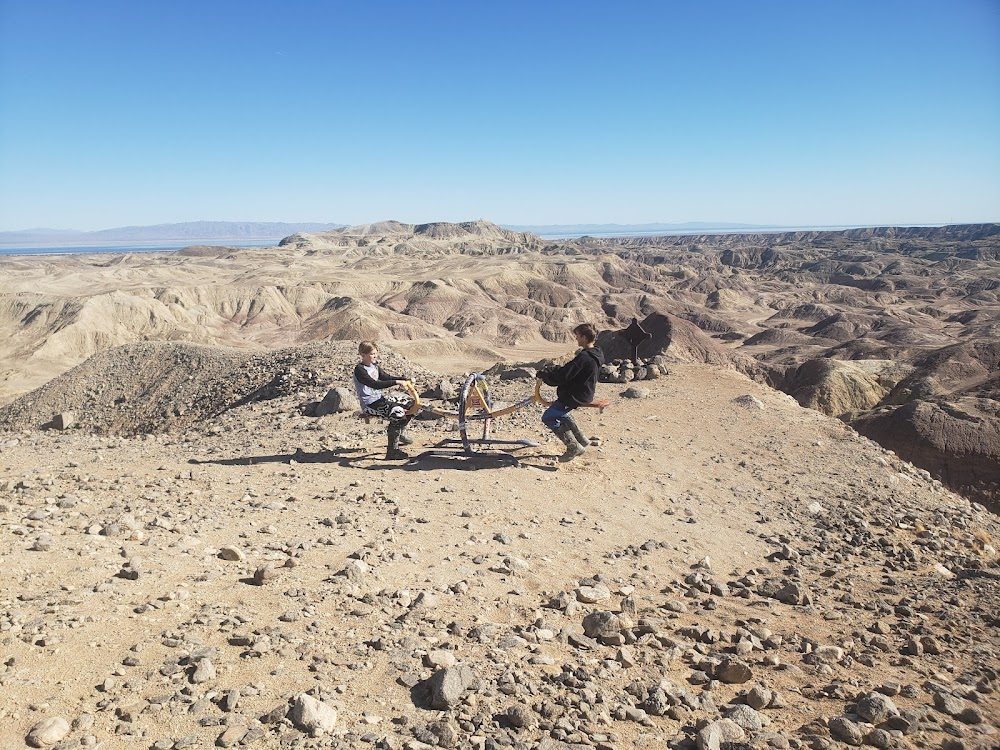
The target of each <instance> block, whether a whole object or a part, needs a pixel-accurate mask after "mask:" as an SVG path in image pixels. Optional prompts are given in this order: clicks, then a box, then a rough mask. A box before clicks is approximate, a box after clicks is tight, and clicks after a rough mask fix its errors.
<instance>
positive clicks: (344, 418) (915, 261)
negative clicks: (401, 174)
mask: <svg viewBox="0 0 1000 750" xmlns="http://www.w3.org/2000/svg"><path fill="white" fill-rule="evenodd" d="M0 263H2V265H0V331H2V333H3V336H2V337H0V361H2V372H0V404H3V405H2V407H0V430H2V432H0V535H2V544H0V562H2V570H3V576H2V579H0V580H2V586H0V654H2V656H3V668H2V671H0V747H3V748H8V747H9V748H21V747H56V748H76V747H100V748H106V749H109V750H110V749H111V748H157V750H171V749H174V748H176V749H178V750H179V749H181V748H188V747H213V746H218V747H244V746H246V747H252V748H282V747H290V748H294V747H302V748H309V747H330V748H368V747H371V748H383V749H395V750H402V749H404V748H408V749H413V750H416V749H418V748H428V747H450V748H501V747H510V748H518V749H523V750H534V749H535V748H539V749H542V750H558V749H564V748H613V749H614V750H625V749H627V748H689V747H690V748H695V747H698V748H713V749H714V748H719V750H723V749H725V748H730V749H731V750H736V749H737V748H745V747H755V748H776V749H781V748H788V747H790V748H817V749H825V748H836V747H842V746H872V747H879V748H910V747H914V748H947V749H949V750H950V749H951V748H954V749H955V750H958V749H959V748H970V749H971V748H993V747H1000V697H998V694H997V692H996V691H997V689H998V686H1000V629H998V625H1000V619H998V612H1000V596H998V592H1000V560H998V555H997V549H996V544H997V542H996V541H995V540H997V539H1000V527H998V526H1000V525H998V522H997V516H996V514H995V511H996V509H997V500H998V497H1000V493H998V487H1000V461H998V457H1000V450H998V446H1000V430H998V425H1000V406H998V405H1000V395H998V379H997V378H998V371H1000V366H998V362H1000V344H998V341H1000V226H997V225H977V226H965V227H945V228H939V229H878V230H852V231H850V232H828V233H796V234H783V235H724V236H704V237H690V236H689V237H659V238H649V237H647V238H620V239H592V238H581V239H578V240H570V241H546V240H543V239H540V238H538V237H535V236H533V235H530V234H521V233H514V232H510V231H507V230H503V229H500V228H499V227H496V226H494V225H492V224H489V223H488V222H483V221H480V222H470V223H468V224H428V225H418V226H414V225H403V224H398V223H395V222H385V223H382V224H377V225H366V226H363V227H351V228H347V229H342V230H336V231H333V232H327V233H323V234H316V235H295V236H292V237H289V238H287V239H286V240H284V241H283V242H282V243H281V245H279V246H276V247H273V248H263V249H239V248H224V249H219V248H201V247H194V248H188V249H186V250H184V251H180V252H178V253H163V254H151V255H89V256H88V255H78V256H71V257H59V258H53V257H10V258H4V259H3V260H2V261H0ZM633 318H636V319H637V320H638V321H639V322H641V323H642V325H643V326H644V327H645V328H646V330H647V331H649V332H650V334H651V338H650V339H649V340H648V341H647V342H645V343H644V344H641V345H640V349H639V351H638V354H639V356H640V357H642V358H643V359H645V360H649V361H651V362H653V363H655V364H656V366H655V367H648V368H643V369H644V371H645V372H646V374H647V376H654V375H655V376H656V377H649V378H648V379H642V380H632V381H630V382H626V381H628V378H630V377H633V376H634V374H635V372H636V370H635V369H632V370H628V369H627V368H626V367H625V364H624V363H621V365H620V366H619V365H616V366H615V367H610V368H608V371H607V372H606V377H605V380H606V381H608V382H604V383H602V384H600V386H599V397H601V398H606V399H608V400H609V401H610V402H611V404H610V406H609V408H608V409H607V410H605V411H604V412H603V413H599V412H598V411H597V410H586V413H584V414H582V415H581V417H580V422H581V424H582V426H583V428H584V430H585V431H587V433H588V434H589V435H591V436H592V444H591V446H590V447H589V448H588V449H587V451H586V453H585V454H584V456H582V457H581V458H579V459H577V460H575V461H573V462H571V463H568V464H561V463H559V462H557V461H556V456H557V455H558V453H559V452H560V448H561V445H560V444H558V443H557V442H556V441H555V440H554V438H552V436H551V435H550V434H549V433H548V432H547V431H546V430H545V429H544V428H543V427H542V425H541V424H540V422H539V415H540V411H541V409H540V407H538V406H537V405H531V406H528V407H526V408H524V409H522V410H520V411H517V412H515V413H514V414H512V415H510V416H507V417H504V418H501V419H498V420H496V422H495V424H494V433H495V435H496V437H498V438H502V439H530V440H534V441H537V443H538V446H537V447H524V448H519V449H517V450H515V451H513V452H514V453H515V455H516V457H517V459H518V460H517V462H516V463H515V462H512V461H510V460H507V459H505V457H503V456H500V455H497V453H496V452H495V451H493V450H490V449H488V448H486V449H484V450H482V451H481V452H479V453H477V454H476V455H473V456H457V455H456V456H438V457H429V458H425V459H423V460H419V461H410V462H403V461H395V462H392V461H385V460H384V459H383V456H384V451H385V442H384V440H385V432H384V426H383V425H381V424H377V423H375V422H373V423H370V424H366V423H364V422H363V421H361V420H359V419H357V418H356V417H355V416H354V413H353V408H352V407H351V406H350V405H347V404H345V403H342V402H346V400H347V399H340V398H337V396H338V395H339V394H336V393H334V394H331V393H330V391H331V390H333V389H336V388H343V387H345V386H347V385H348V384H349V372H350V369H351V368H352V367H353V365H354V363H355V361H356V346H357V341H359V340H361V339H375V340H377V341H379V343H380V345H381V346H382V349H383V353H384V355H385V356H384V366H385V367H386V369H387V370H390V371H394V372H397V373H400V374H405V375H407V376H409V377H412V378H413V380H414V381H415V383H416V385H417V388H418V390H419V392H420V393H421V396H422V398H423V399H424V400H425V401H426V402H427V403H431V404H436V405H439V406H440V407H441V408H443V409H449V408H454V405H455V404H454V394H455V391H456V387H457V386H459V385H461V383H462V382H463V381H464V379H465V374H466V373H470V372H483V373H485V374H486V377H487V379H488V382H489V384H490V392H491V395H492V396H493V398H494V400H495V401H496V402H497V403H500V404H510V403H514V402H517V401H519V400H522V399H524V398H525V397H526V396H528V395H530V393H531V392H532V389H533V388H534V370H535V368H537V367H538V366H540V365H541V364H542V362H543V361H545V360H551V359H559V358H562V357H565V356H567V355H569V354H571V352H572V345H571V343H570V341H571V339H570V336H569V330H570V329H571V328H572V326H573V325H574V324H575V323H578V322H580V321H591V322H593V323H595V324H596V325H597V326H598V327H599V328H600V329H602V330H603V331H604V333H603V334H602V337H601V340H600V342H601V345H602V346H603V347H604V348H605V350H606V353H607V354H608V358H609V360H610V359H618V360H625V359H627V358H629V357H631V356H632V355H633V354H634V353H635V352H633V351H631V350H630V347H629V346H628V345H627V344H626V343H625V342H624V340H623V339H622V338H621V337H620V336H618V335H617V334H616V333H615V331H618V330H620V329H623V328H625V327H626V326H627V325H628V324H629V323H630V321H631V320H632V319H633ZM627 373H628V374H627ZM615 381H617V382H615ZM543 395H544V393H543ZM457 428H458V425H457V421H456V420H455V419H453V418H450V417H444V418H430V417H429V416H428V418H418V419H416V420H414V422H413V425H412V427H411V430H410V432H411V434H412V437H413V438H414V445H413V446H411V448H410V450H411V453H416V452H419V451H420V450H427V449H430V448H432V447H434V446H435V445H438V444H440V443H441V441H443V440H446V439H449V438H454V436H455V435H456V430H457ZM876 441H877V442H876Z"/></svg>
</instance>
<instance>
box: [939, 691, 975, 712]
mask: <svg viewBox="0 0 1000 750" xmlns="http://www.w3.org/2000/svg"><path fill="white" fill-rule="evenodd" d="M968 705H969V704H968V703H967V702H966V701H964V700H963V699H962V698H959V697H958V696H955V695H950V694H949V693H942V692H937V693H934V708H936V709H937V710H938V711H940V712H941V713H943V714H948V716H958V715H959V714H960V713H962V711H964V710H965V709H966V708H967V707H968Z"/></svg>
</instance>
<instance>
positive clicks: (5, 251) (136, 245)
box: [0, 239, 281, 255]
mask: <svg viewBox="0 0 1000 750" xmlns="http://www.w3.org/2000/svg"><path fill="white" fill-rule="evenodd" d="M279 242H281V240H280V239H271V240H242V239H234V240H232V241H229V242H226V241H224V240H184V241H174V242H170V241H166V240H164V241H163V242H112V243H111V244H108V245H72V246H70V245H67V246H47V247H43V246H37V247H30V246H27V247H4V246H0V255H85V254H87V253H170V252H173V251H175V250H180V249H182V248H185V247H191V246H192V245H199V246H202V245H204V246H208V247H274V246H275V245H277V244H278V243H279Z"/></svg>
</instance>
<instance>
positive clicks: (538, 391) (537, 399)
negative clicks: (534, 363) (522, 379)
mask: <svg viewBox="0 0 1000 750" xmlns="http://www.w3.org/2000/svg"><path fill="white" fill-rule="evenodd" d="M531 400H532V401H533V402H534V403H536V404H541V405H542V406H552V402H551V401H546V400H545V399H544V398H542V379H541V378H535V395H533V396H532V397H531Z"/></svg>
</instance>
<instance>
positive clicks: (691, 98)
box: [0, 0, 1000, 231]
mask: <svg viewBox="0 0 1000 750" xmlns="http://www.w3.org/2000/svg"><path fill="white" fill-rule="evenodd" d="M358 30H365V33H356V32H357V31H358ZM178 40H183V46H179V44H178ZM41 50H44V53H41V54H40V51H41ZM998 50H1000V4H998V3H996V2H995V1H994V0H962V1H961V2H958V3H951V4H941V3H937V2H932V1H931V0H917V1H916V2H903V0H886V1H885V2H880V3H866V2H861V1H860V0H848V1H847V2H844V3H837V4H835V5H822V4H821V5H816V4H805V3H797V2H791V1H790V0H788V1H784V0H778V1H777V2H774V3H767V4H763V5H761V4H757V5H748V4H746V3H740V2H736V0H720V2H718V3H715V4H708V5H705V4H694V5H691V4H674V3H652V2H635V3H630V4H626V5H624V6H622V5H618V6H608V5H606V4H604V3H597V2H586V0H585V1H584V2H577V3H573V4H572V5H571V4H568V3H562V2H554V3H546V4H541V5H539V4H535V3H526V2H520V1H518V0H515V2H513V3H510V4H507V5H504V6H503V7H492V6H479V5H475V4H472V5H469V4H460V3H454V2H443V3H440V4H432V5H429V6H428V5H419V6H418V5H413V4H411V3H404V2H390V3H388V4H382V5H379V6H368V5H365V4H359V5H353V6H352V5H343V4H328V3H321V2H315V1H313V0H302V1H301V2H299V3H295V4H292V5H290V6H288V7H283V8H282V9H280V10H276V9H275V7H274V6H273V5H272V4H270V3H263V2H254V1H251V2H239V3H237V2H236V1H235V0H219V1H218V2H213V3H208V4H186V3H180V4H172V5H160V4H153V5H150V4H142V3H128V2H124V1H123V0H96V2H93V3H87V4H80V3H76V2H70V1H69V0H52V1H51V2H46V3H36V2H32V1H29V0H6V2H3V3H0V92H2V93H0V105H2V107H3V111H4V117H3V118H0V230H3V231H25V230H24V229H23V227H36V228H37V227H44V228H51V229H60V228H66V227H72V228H74V229H75V230H77V231H98V230H100V229H102V228H105V227H115V228H117V227H126V226H149V225H157V224H169V223H177V222H183V221H189V220H190V217H192V216H205V215H211V216H216V217H241V216H254V217H260V218H258V219H257V220H258V221H275V220H278V217H281V218H280V220H281V221H283V222H286V223H312V222H314V221H315V219H314V218H310V220H309V222H305V221H295V220H294V219H293V220H292V221H289V219H288V218H287V217H333V219H334V221H336V222H337V223H345V224H346V223H349V224H361V223H370V222H375V221H381V220H385V219H387V218H395V219H397V220H399V221H403V222H406V223H425V222H427V221H464V220H469V219H470V217H488V218H489V219H490V220H491V221H494V222H496V223H498V224H502V225H534V226H540V225H548V224H557V225H565V224H574V225H575V224H612V223H613V224H622V225H638V224H650V223H663V224H682V223H686V222H692V221H697V222H703V223H712V222H710V221H706V220H704V219H701V218H699V217H704V216H712V217H719V218H718V219H716V220H715V221H717V222H719V223H740V224H749V225H763V226H900V225H911V226H913V225H944V224H965V223H983V222H993V221H997V220H1000V139H998V138H997V137H996V134H997V133H998V132H1000V96H997V95H996V92H997V91H1000V55H998V54H997V51H998ZM692 217H694V218H692Z"/></svg>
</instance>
